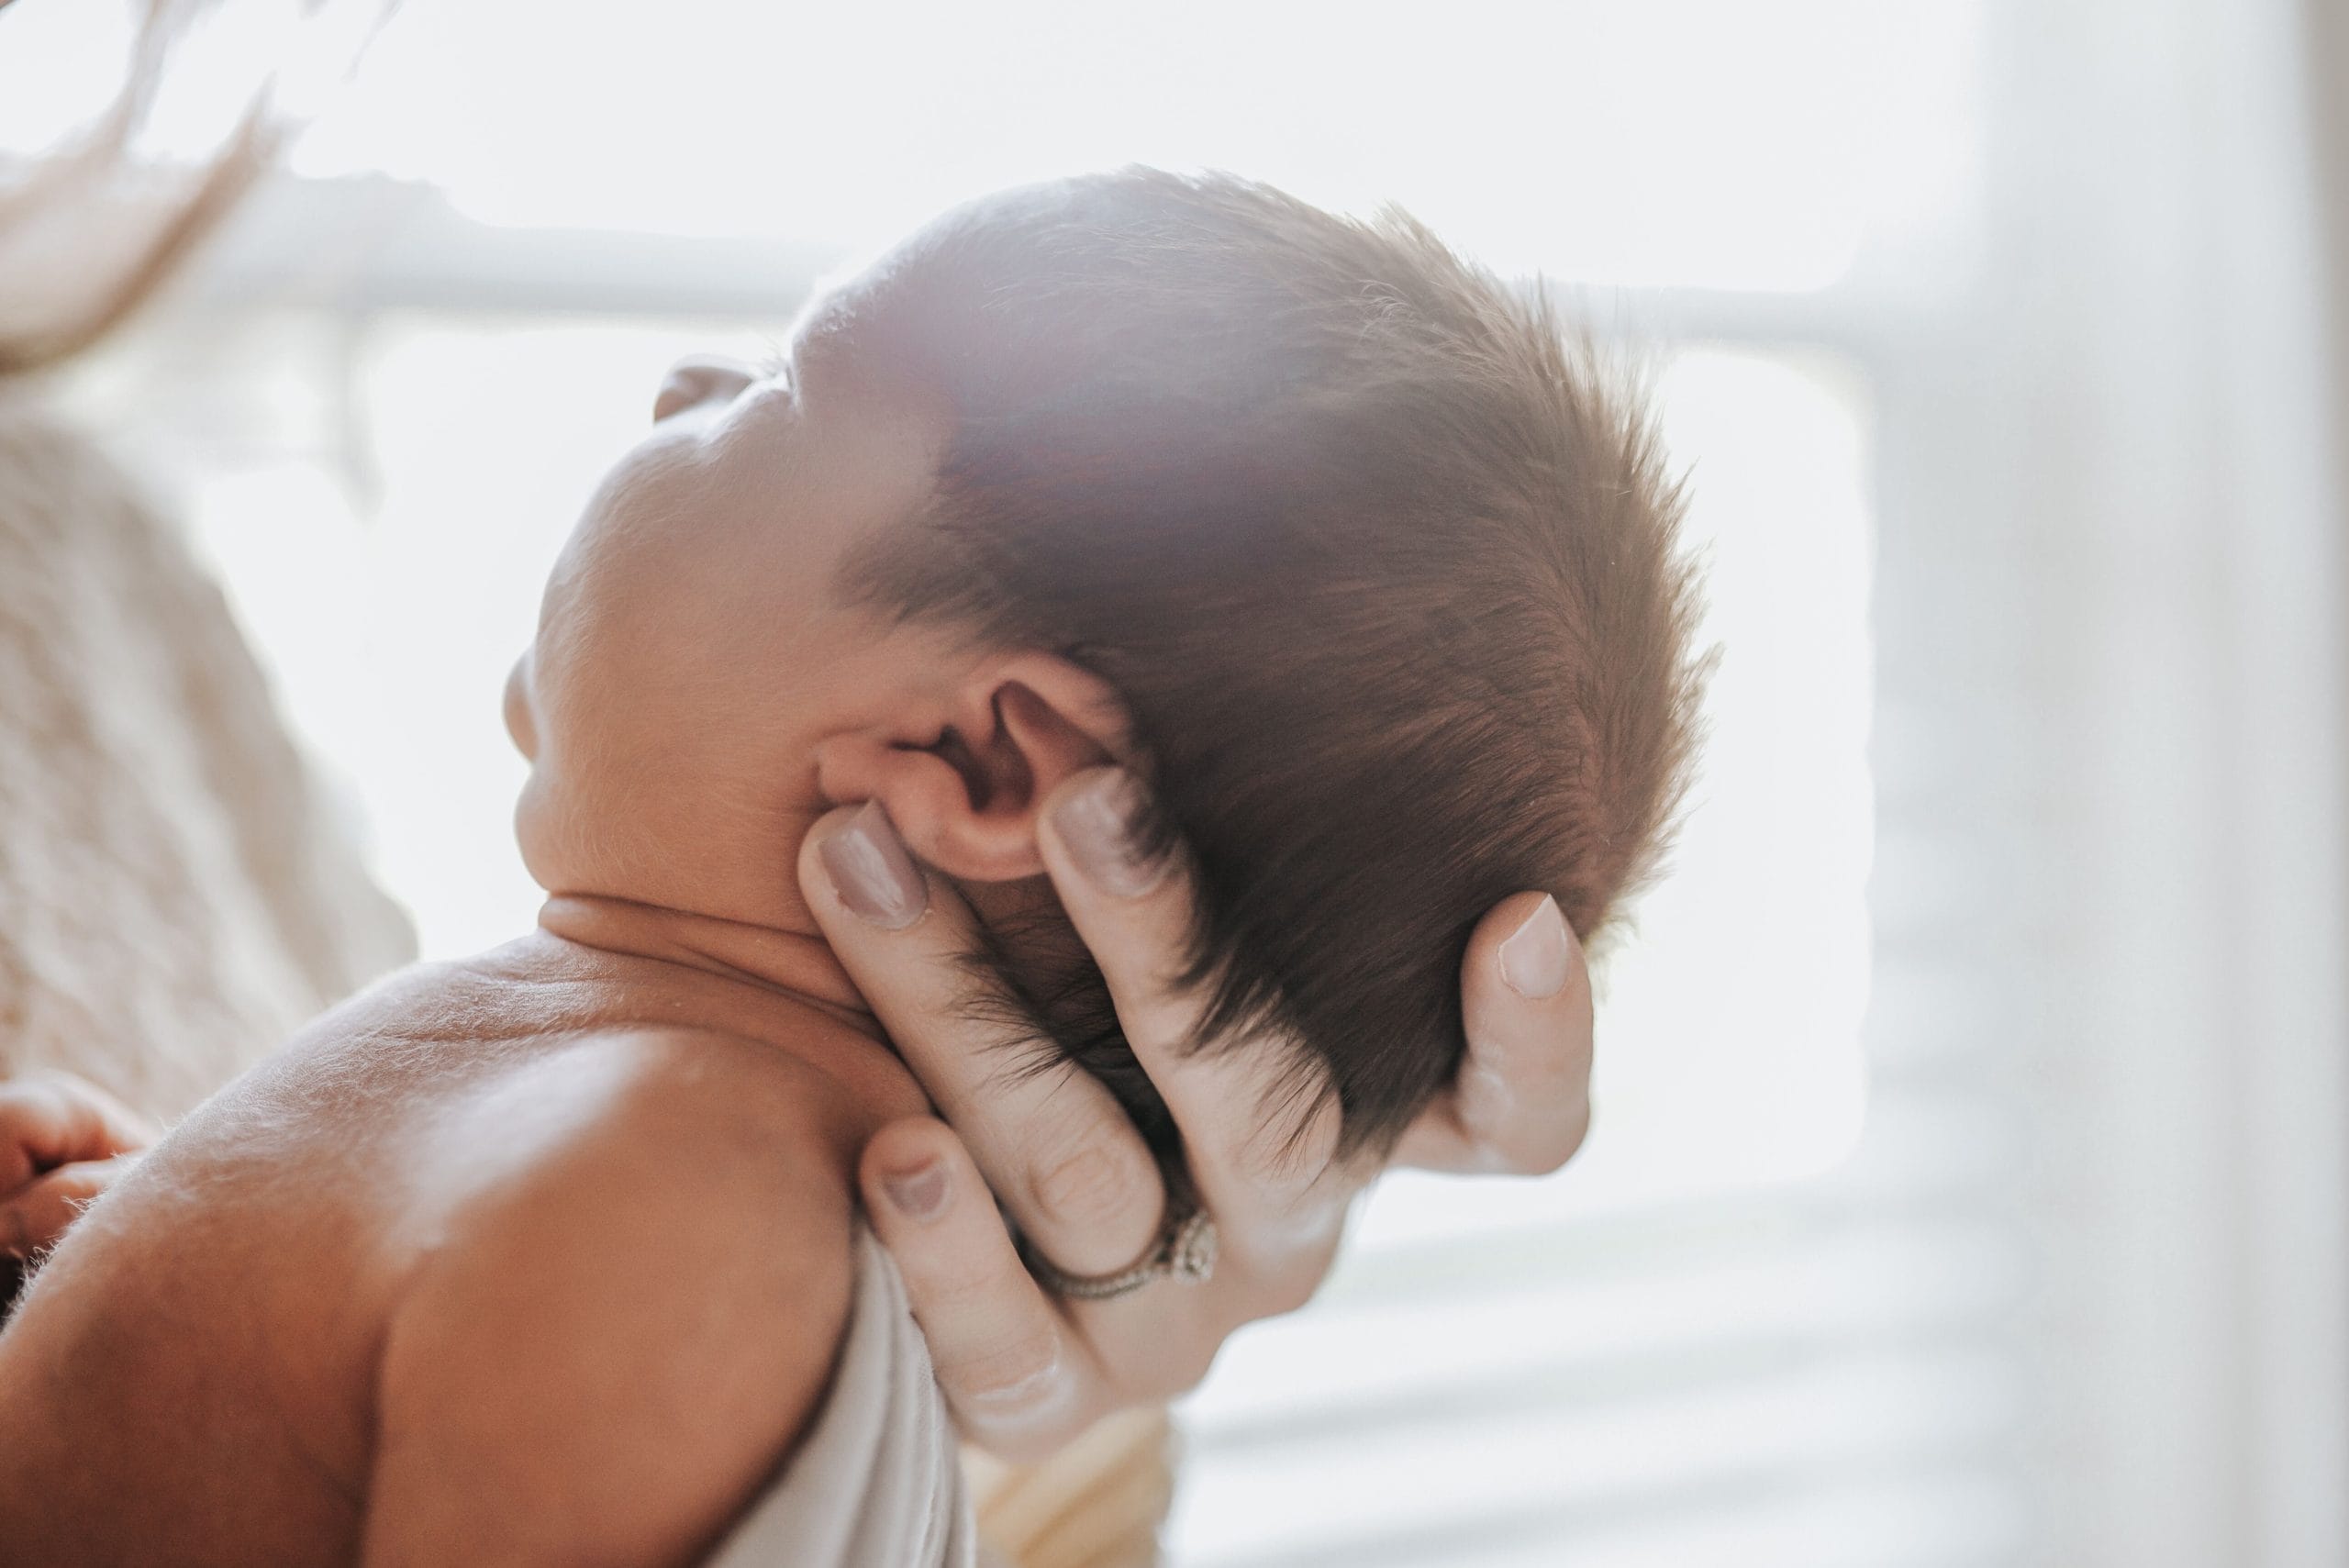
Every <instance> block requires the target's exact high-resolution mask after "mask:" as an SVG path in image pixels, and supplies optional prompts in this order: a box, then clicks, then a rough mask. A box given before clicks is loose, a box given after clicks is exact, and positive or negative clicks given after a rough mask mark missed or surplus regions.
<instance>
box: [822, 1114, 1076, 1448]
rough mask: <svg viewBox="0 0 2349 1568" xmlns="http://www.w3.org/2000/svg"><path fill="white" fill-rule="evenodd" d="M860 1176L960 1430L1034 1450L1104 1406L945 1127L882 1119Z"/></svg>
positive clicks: (990, 1442) (991, 1444)
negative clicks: (889, 1121) (880, 1126)
mask: <svg viewBox="0 0 2349 1568" xmlns="http://www.w3.org/2000/svg"><path fill="white" fill-rule="evenodd" d="M859 1179H860V1181H861V1183H862V1185H863V1191H864V1207H865V1211H866V1213H867V1214H868V1215H870V1217H871V1218H872V1223H873V1228H874V1232H875V1233H876V1234H877V1235H878V1236H879V1237H880V1239H881V1242H882V1244H883V1245H884V1246H885V1247H887V1248H888V1249H889V1254H890V1256H891V1257H892V1258H894V1259H895V1260H896V1264H897V1273H898V1274H899V1275H900V1277H902V1278H903V1279H904V1281H905V1284H906V1296H907V1300H908V1302H909V1303H910V1304H911V1306H912V1307H913V1314H914V1318H915V1320H916V1321H917V1322H918V1323H919V1324H920V1325H921V1329H922V1336H923V1338H924V1339H925V1340H928V1342H929V1345H930V1361H931V1363H932V1364H933V1365H934V1366H935V1368H936V1369H937V1373H938V1382H939V1386H940V1387H941V1389H943V1390H944V1391H945V1394H946V1398H947V1403H948V1404H949V1405H950V1406H951V1407H952V1408H953V1411H954V1416H955V1419H956V1421H957V1423H958V1424H960V1426H961V1427H962V1429H963V1434H964V1435H965V1436H967V1437H969V1438H970V1439H971V1440H973V1441H974V1442H977V1443H979V1444H981V1445H982V1446H983V1447H985V1448H986V1449H987V1450H989V1451H992V1452H994V1453H996V1454H997V1455H999V1456H1001V1457H1003V1458H1006V1459H1010V1460H1014V1461H1019V1460H1027V1459H1036V1458H1041V1457H1042V1456H1043V1455H1045V1454H1048V1453H1050V1452H1052V1451H1053V1450H1054V1449H1056V1448H1058V1447H1059V1446H1060V1445H1061V1444H1062V1443H1063V1442H1064V1441H1066V1440H1068V1439H1069V1438H1071V1437H1074V1435H1075V1434H1076V1433H1077V1432H1078V1431H1080V1430H1082V1429H1084V1428H1085V1426H1086V1425H1088V1424H1089V1423H1090V1422H1091V1421H1092V1420H1093V1419H1094V1418H1096V1417H1097V1416H1098V1415H1100V1414H1101V1413H1102V1412H1103V1411H1105V1410H1106V1409H1107V1408H1108V1398H1107V1390H1106V1389H1105V1388H1104V1386H1103V1383H1102V1378H1101V1375H1100V1373H1099V1370H1098V1368H1097V1366H1096V1365H1095V1363H1094V1362H1093V1361H1092V1359H1091V1357H1090V1354H1089V1353H1088V1351H1087V1350H1086V1348H1085V1345H1084V1344H1083V1342H1082V1341H1081V1340H1078V1339H1077V1338H1076V1337H1075V1336H1074V1335H1073V1334H1072V1333H1071V1332H1070V1331H1069V1327H1068V1324H1067V1323H1066V1321H1065V1320H1064V1319H1063V1318H1062V1317H1061V1315H1060V1313H1059V1312H1058V1311H1057V1310H1056V1309H1055V1307H1054V1306H1053V1304H1052V1300H1051V1299H1050V1298H1049V1297H1047V1296H1045V1295H1044V1293H1043V1291H1042V1289H1041V1287H1040V1286H1039V1285H1038V1284H1036V1282H1035V1280H1034V1279H1033V1278H1031V1277H1030V1274H1029V1273H1028V1270H1027V1267H1026V1266H1025V1265H1024V1264H1023V1263H1021V1262H1020V1261H1019V1252H1018V1251H1017V1250H1016V1249H1015V1248H1014V1247H1013V1245H1012V1242H1011V1237H1010V1233H1009V1232H1008V1230H1006V1229H1004V1224H1003V1219H1002V1217H1001V1216H1000V1215H998V1214H997V1213H996V1207H995V1205H994V1203H993V1202H992V1201H990V1198H991V1195H990V1194H989V1192H988V1189H987V1184H986V1183H985V1181H984V1180H983V1179H982V1178H981V1177H980V1174H979V1172H978V1169H977V1167H976V1166H975V1165H974V1164H973V1163H972V1162H971V1158H970V1156H969V1154H968V1153H967V1152H966V1151H964V1149H963V1144H962V1142H961V1140H958V1139H957V1138H956V1137H955V1136H954V1133H953V1131H952V1129H949V1128H948V1127H947V1126H946V1125H945V1124H944V1123H942V1122H939V1121H934V1120H931V1119H930V1118H926V1117H925V1118H913V1119H910V1120H907V1121H898V1122H892V1123H890V1124H889V1125H888V1126H887V1127H885V1128H883V1129H881V1130H880V1131H879V1132H878V1133H876V1134H874V1137H873V1139H872V1140H871V1141H870V1142H868V1143H867V1144H866V1145H865V1149H864V1154H863V1161H862V1162H861V1165H860V1168H859Z"/></svg>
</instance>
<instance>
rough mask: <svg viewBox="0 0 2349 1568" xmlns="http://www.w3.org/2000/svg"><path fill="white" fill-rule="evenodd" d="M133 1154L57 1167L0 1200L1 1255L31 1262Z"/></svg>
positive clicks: (115, 1177) (135, 1157)
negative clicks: (29, 1259) (34, 1255)
mask: <svg viewBox="0 0 2349 1568" xmlns="http://www.w3.org/2000/svg"><path fill="white" fill-rule="evenodd" d="M138 1160H139V1156H138V1155H136V1154H118V1155H116V1156H115V1157H113V1158H112V1159H107V1160H84V1161H81V1162H77V1163H74V1164H71V1165H60V1166H59V1167H57V1168H56V1169H55V1170H53V1171H50V1172H49V1173H47V1174H45V1175H42V1176H40V1177H38V1178H37V1179H35V1180H34V1181H33V1182H32V1183H31V1184H28V1185H27V1186H24V1187H22V1188H19V1189H18V1190H17V1191H16V1192H14V1193H11V1194H10V1195H8V1197H7V1198H6V1200H5V1201H0V1253H6V1255H7V1256H9V1257H12V1258H17V1259H25V1258H30V1257H31V1256H33V1254H35V1253H36V1252H39V1251H41V1250H42V1249H43V1248H46V1247H50V1246H54V1245H55V1244H56V1243H57V1242H58V1241H59V1240H61V1238H62V1237H63V1236H64V1234H65V1232H66V1231H67V1230H68V1229H70V1228H71V1227H72V1224H73V1222H74V1221H75V1220H76V1219H79V1218H81V1217H82V1211H83V1209H85V1208H87V1207H89V1206H90V1205H91V1204H92V1203H93V1202H94V1201H95V1200H96V1198H97V1196H98V1195H99V1194H101V1193H103V1192H105V1191H106V1188H108V1187H110V1186H112V1185H113V1184H115V1183H116V1182H117V1180H119V1179H120V1178H121V1176H122V1175H123V1173H125V1172H127V1171H128V1170H129V1169H130V1167H131V1166H132V1165H134V1164H136V1163H137V1162H138Z"/></svg>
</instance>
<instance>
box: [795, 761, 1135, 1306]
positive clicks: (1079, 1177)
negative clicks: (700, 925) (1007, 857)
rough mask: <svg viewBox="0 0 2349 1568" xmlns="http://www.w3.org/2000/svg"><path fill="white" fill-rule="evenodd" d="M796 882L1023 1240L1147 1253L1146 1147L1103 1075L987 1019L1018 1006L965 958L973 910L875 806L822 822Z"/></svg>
mask: <svg viewBox="0 0 2349 1568" xmlns="http://www.w3.org/2000/svg"><path fill="white" fill-rule="evenodd" d="M799 879H800V885H801V888H802V890H803V891H804V892H805V894H806V895H807V902H808V906H809V907H810V909H812V910H813V911H814V913H815V916H816V919H817V922H818V924H819V925H820V926H821V927H822V928H823V930H824V936H825V938H826V940H828V941H829V943H830V944H831V947H832V951H833V952H834V953H835V954H837V955H838V956H839V958H840V961H841V964H842V965H843V966H845V967H846V969H847V970H848V972H849V975H850V977H851V978H852V980H854V981H855V983H856V986H857V989H858V990H859V991H860V992H862V993H863V995H864V998H865V1000H866V1001H867V1002H868V1003H870V1004H871V1006H872V1007H873V1010H874V1016H875V1017H877V1018H879V1019H880V1021H881V1026H882V1028H883V1029H885V1030H887V1031H888V1035H889V1038H890V1040H891V1041H892V1042H893V1043H894V1044H895V1045H896V1048H897V1052H898V1054H899V1055H900V1056H902V1057H903V1058H904V1059H905V1061H906V1063H907V1066H909V1067H911V1068H912V1069H913V1072H914V1075H915V1076H916V1077H917V1078H918V1079H920V1080H921V1083H922V1086H923V1088H924V1089H926V1090H927V1091H928V1092H929V1094H930V1099H931V1101H932V1102H933V1103H934V1104H936V1105H937V1106H938V1107H939V1110H940V1112H941V1114H942V1115H943V1116H944V1117H945V1118H946V1119H947V1120H948V1121H949V1122H951V1123H952V1126H953V1129H954V1130H955V1132H956V1133H958V1134H959V1135H960V1136H961V1139H962V1142H963V1145H964V1146H965V1147H967V1149H968V1151H969V1154H970V1156H971V1158H973V1159H974V1160H975V1161H976V1162H977V1164H978V1168H979V1169H980V1170H981V1171H982V1172H984V1173H985V1176H986V1180H987V1184H988V1185H989V1186H991V1187H993V1188H994V1190H995V1192H996V1195H997V1196H999V1197H1000V1198H1001V1199H1002V1200H1003V1202H1004V1203H1005V1205H1006V1206H1007V1207H1009V1209H1010V1210H1011V1212H1012V1214H1013V1216H1014V1217H1015V1218H1017V1219H1018V1220H1019V1226H1020V1229H1021V1230H1022V1231H1023V1232H1024V1233H1025V1234H1026V1235H1027V1236H1028V1237H1029V1238H1030V1240H1031V1241H1032V1242H1033V1243H1034V1244H1035V1245H1036V1246H1037V1247H1038V1248H1039V1249H1041V1251H1042V1252H1043V1253H1044V1255H1045V1256H1047V1257H1049V1258H1051V1259H1052V1261H1053V1262H1056V1263H1058V1264H1059V1265H1060V1266H1061V1267H1063V1268H1064V1269H1069V1270H1072V1271H1074V1272H1075V1273H1111V1272H1113V1271H1115V1270H1118V1269H1121V1268H1124V1267H1125V1266H1126V1265H1127V1264H1129V1263H1130V1262H1133V1261H1134V1260H1135V1259H1136V1258H1138V1257H1140V1256H1141V1255H1142V1253H1143V1252H1144V1251H1147V1250H1148V1249H1149V1247H1150V1245H1151V1243H1152V1240H1155V1239H1156V1237H1157V1234H1158V1229H1159V1226H1160V1224H1161V1222H1162V1220H1163V1215H1164V1211H1165V1201H1166V1194H1165V1185H1164V1183H1163V1181H1161V1179H1160V1177H1159V1173H1158V1167H1157V1165H1156V1163H1155V1162H1153V1161H1152V1158H1151V1154H1150V1150H1149V1146H1148V1145H1147V1144H1145V1143H1144V1142H1143V1141H1142V1139H1141V1134H1140V1133H1139V1132H1138V1131H1136V1130H1135V1129H1134V1126H1133V1124H1132V1122H1131V1121H1130V1119H1129V1118H1127V1116H1126V1113H1125V1111H1124V1109H1123V1107H1121V1106H1119V1104H1118V1101H1117V1098H1116V1096H1114V1095H1111V1094H1110V1093H1109V1091H1108V1089H1107V1088H1105V1087H1104V1086H1103V1085H1102V1084H1100V1083H1099V1082H1097V1080H1095V1079H1094V1078H1092V1077H1091V1076H1089V1075H1087V1074H1085V1073H1080V1072H1076V1071H1074V1070H1073V1069H1068V1068H1057V1067H1056V1068H1047V1069H1045V1070H1043V1071H1038V1070H1036V1062H1035V1061H1034V1059H1033V1056H1032V1052H1031V1046H1030V1042H1029V1041H1028V1040H1024V1039H1022V1038H1020V1036H1019V1032H1018V1031H1017V1029H1015V1028H1013V1027H1011V1026H1008V1025H1007V1024H1005V1023H1003V1022H1000V1021H996V1020H997V1018H998V1016H999V1015H1002V1014H1004V1013H1006V1012H1008V1011H1012V1010H1013V1009H1010V1007H1009V1006H1008V999H1007V998H999V997H997V998H989V997H987V996H985V994H984V990H983V988H984V986H985V984H986V981H985V979H984V977H982V976H980V975H979V974H977V973H974V972H973V969H972V967H971V965H970V964H969V963H968V962H966V960H967V955H968V954H969V953H970V952H971V951H973V950H974V947H975V941H974V934H973V917H972V915H971V912H970V910H969V908H968V907H967V906H965V905H964V904H963V901H962V900H961V899H960V898H959V897H957V896H956V895H955V894H954V891H953V889H952V888H951V887H949V886H947V885H946V884H944V883H943V882H941V880H940V879H938V878H936V877H932V876H930V875H929V874H928V873H926V872H925V871H924V870H923V869H922V867H921V866H920V865H918V863H917V862H915V861H914V859H913V857H912V856H911V855H909V854H908V853H907V851H906V849H905V846H904V845H903V843H902V842H901V841H900V840H898V838H897V835H896V830H895V829H894V828H892V827H891V825H890V822H889V818H888V814H887V813H886V812H885V810H883V808H882V807H881V806H880V805H879V803H878V802H867V803H866V804H864V805H863V806H847V807H842V808H841V809H840V810H837V811H834V812H832V813H830V814H829V815H828V816H826V817H824V818H823V819H822V820H821V821H819V822H818V823H817V825H816V827H815V828H813V829H812V830H811V831H810V832H809V833H808V835H807V843H806V845H805V846H804V847H803V848H802V850H801V851H800V860H799Z"/></svg>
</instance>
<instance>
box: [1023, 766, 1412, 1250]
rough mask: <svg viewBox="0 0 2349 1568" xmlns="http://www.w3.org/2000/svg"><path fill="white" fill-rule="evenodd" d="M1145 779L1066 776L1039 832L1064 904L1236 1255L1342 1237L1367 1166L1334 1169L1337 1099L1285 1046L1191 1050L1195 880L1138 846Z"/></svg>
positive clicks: (1244, 1044) (1117, 774)
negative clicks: (1348, 1206) (1187, 974)
mask: <svg viewBox="0 0 2349 1568" xmlns="http://www.w3.org/2000/svg"><path fill="white" fill-rule="evenodd" d="M1140 806H1141V793H1140V786H1139V785H1138V784H1136V782H1135V781H1134V779H1133V776H1132V775H1131V774H1130V773H1126V772H1125V771H1124V770H1123V769H1119V768H1095V769H1088V770H1086V771H1085V772H1083V773H1077V774H1074V775H1073V776H1072V777H1070V778H1068V779H1066V780H1063V782H1062V783H1061V784H1060V785H1059V786H1058V787H1057V788H1055V789H1054V790H1053V791H1052V794H1051V795H1048V796H1047V797H1046V799H1045V801H1044V809H1043V811H1042V813H1041V817H1042V825H1041V828H1040V830H1039V833H1038V844H1039V848H1040V849H1041V851H1042V854H1043V859H1044V864H1045V867H1046V869H1047V870H1048V871H1049V872H1050V873H1051V874H1052V885H1053V887H1054V889H1055V890H1056V891H1057V892H1058V894H1059V895H1060V901H1061V906H1062V907H1063V909H1064V910H1066V911H1067V913H1068V917H1069V919H1070V921H1071V923H1072V924H1074V926H1075V928H1076V931H1077V934H1078V936H1079V937H1081V938H1082V939H1083V940H1084V942H1085V947H1086V948H1087V949H1088V950H1089V951H1091V952H1092V954H1093V958H1094V962H1096V963H1097V964H1098V965H1099V966H1100V969H1101V973H1102V977H1103V978H1104V979H1105V980H1106V981H1107V982H1108V987H1109V994H1110V997H1111V1000H1112V1001H1113V1002H1114V1003H1115V1005H1116V1006H1117V1011H1118V1021H1119V1026H1120V1027H1121V1029H1123V1031H1124V1033H1125V1037H1126V1040H1127V1043H1128V1044H1129V1045H1130V1046H1131V1047H1132V1048H1133V1051H1134V1055H1135V1057H1136V1058H1137V1059H1138V1060H1139V1061H1140V1062H1141V1065H1142V1068H1143V1070H1144V1071H1145V1072H1147V1073H1149V1074H1150V1077H1151V1081H1152V1084H1155V1085H1156V1086H1157V1089H1158V1092H1159V1094H1160V1095H1161V1096H1162V1097H1163V1099H1164V1100H1165V1102H1166V1107H1167V1109H1168V1111H1169V1112H1171V1113H1172V1114H1173V1116H1174V1118H1175V1125H1176V1126H1177V1127H1178V1128H1180V1129H1181V1130H1182V1133H1183V1142H1184V1151H1185V1154H1186V1158H1187V1160H1188V1162H1189V1165H1190V1173H1191V1177H1192V1180H1193V1182H1194V1183H1195V1184H1197V1187H1198V1189H1199V1194H1200V1196H1201V1198H1202V1200H1203V1201H1204V1202H1205V1203H1206V1205H1207V1207H1208V1210H1209V1212H1211V1213H1212V1214H1213V1215H1214V1217H1215V1220H1216V1223H1217V1226H1218V1227H1219V1229H1220V1230H1221V1232H1222V1238H1223V1242H1224V1245H1225V1247H1226V1249H1227V1250H1228V1251H1231V1252H1233V1253H1235V1254H1237V1255H1239V1256H1241V1257H1243V1258H1244V1257H1247V1256H1250V1255H1252V1254H1265V1255H1275V1254H1279V1253H1282V1252H1285V1251H1290V1250H1293V1249H1295V1248H1297V1247H1300V1246H1312V1245H1315V1244H1318V1243H1319V1242H1321V1241H1322V1240H1326V1239H1327V1238H1328V1237H1330V1236H1331V1235H1333V1234H1334V1233H1335V1230H1336V1228H1337V1227H1338V1226H1339V1225H1340V1224H1341V1222H1342V1220H1343V1218H1344V1213H1345V1203H1346V1199H1347V1198H1348V1197H1349V1196H1350V1195H1351V1194H1352V1191H1353V1187H1354V1186H1356V1185H1359V1184H1360V1182H1361V1181H1362V1180H1364V1179H1366V1178H1367V1174H1368V1173H1367V1172H1346V1173H1339V1172H1336V1171H1334V1170H1333V1169H1332V1166H1331V1155H1332V1152H1333V1151H1334V1150H1335V1149H1336V1147H1337V1142H1338V1121H1337V1114H1336V1107H1335V1106H1333V1105H1331V1104H1330V1103H1329V1100H1328V1096H1326V1095H1321V1094H1319V1092H1318V1090H1319V1086H1320V1085H1319V1083H1318V1082H1317V1081H1315V1080H1314V1079H1313V1078H1312V1077H1311V1076H1310V1075H1309V1073H1308V1071H1307V1070H1306V1069H1303V1068H1300V1066H1299V1064H1298V1062H1299V1059H1298V1057H1297V1053H1296V1052H1295V1051H1292V1050H1290V1049H1289V1048H1288V1046H1287V1043H1286V1042H1285V1041H1281V1040H1273V1039H1264V1040H1241V1041H1232V1042H1230V1043H1229V1046H1228V1048H1223V1049H1213V1050H1206V1051H1192V1050H1190V1049H1189V1047H1190V1045H1191V1042H1192V1041H1193V1040H1194V1039H1195V1037H1196V1035H1197V1030H1198V1028H1199V1024H1200V1021H1201V1019H1202V1018H1203V1017H1204V1014H1205V1009H1206V1006H1207V1003H1208V995H1207V988H1206V987H1204V986H1186V985H1185V984H1183V983H1182V976H1183V971H1184V967H1185V963H1184V960H1185V955H1186V950H1187V949H1188V946H1189V938H1190V932H1191V925H1192V919H1193V904H1194V898H1195V888H1194V883H1193V880H1192V876H1191V874H1190V868H1189V866H1188V864H1187V863H1186V862H1185V861H1184V860H1183V859H1182V858H1181V857H1180V856H1179V855H1178V856H1175V857H1170V858H1168V859H1164V860H1160V861H1156V862H1152V861H1148V860H1145V859H1144V858H1142V857H1141V855H1140V854H1139V853H1138V852H1137V851H1136V850H1135V848H1134V845H1133V834H1132V824H1133V822H1134V820H1135V817H1136V815H1137V813H1138V811H1139V809H1140Z"/></svg>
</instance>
